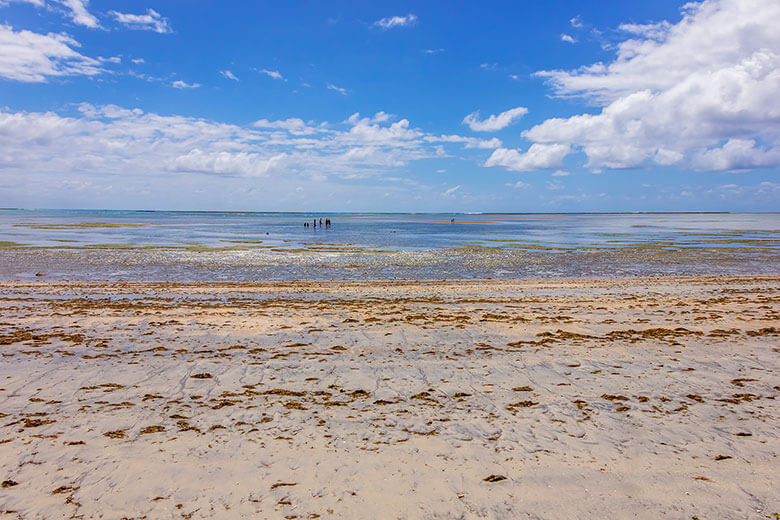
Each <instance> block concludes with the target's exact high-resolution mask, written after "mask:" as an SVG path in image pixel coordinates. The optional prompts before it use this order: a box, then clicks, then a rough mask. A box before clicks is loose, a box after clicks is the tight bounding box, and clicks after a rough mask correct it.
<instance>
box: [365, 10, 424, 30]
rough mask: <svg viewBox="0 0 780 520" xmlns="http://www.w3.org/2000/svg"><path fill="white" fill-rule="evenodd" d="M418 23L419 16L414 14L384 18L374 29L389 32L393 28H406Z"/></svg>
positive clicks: (377, 22) (376, 23)
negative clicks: (377, 28)
mask: <svg viewBox="0 0 780 520" xmlns="http://www.w3.org/2000/svg"><path fill="white" fill-rule="evenodd" d="M415 23H417V16H415V15H414V14H411V13H410V14H408V15H406V16H390V17H388V18H382V19H381V20H377V21H376V22H374V23H373V25H374V27H379V28H381V29H384V30H387V29H392V28H393V27H406V26H409V25H414V24H415Z"/></svg>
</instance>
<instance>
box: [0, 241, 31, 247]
mask: <svg viewBox="0 0 780 520" xmlns="http://www.w3.org/2000/svg"><path fill="white" fill-rule="evenodd" d="M26 245H28V244H19V243H17V242H8V241H7V240H0V247H24V246H26Z"/></svg>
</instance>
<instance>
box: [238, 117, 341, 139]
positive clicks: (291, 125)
mask: <svg viewBox="0 0 780 520" xmlns="http://www.w3.org/2000/svg"><path fill="white" fill-rule="evenodd" d="M252 126H254V127H255V128H277V129H280V130H285V131H287V132H290V133H291V134H293V135H310V134H314V133H319V132H327V130H326V129H325V128H323V127H322V126H313V125H310V124H307V123H305V122H304V121H303V119H299V118H297V117H291V118H289V119H282V120H278V121H269V120H268V119H260V120H258V121H255V122H254V123H252Z"/></svg>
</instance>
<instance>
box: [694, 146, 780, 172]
mask: <svg viewBox="0 0 780 520" xmlns="http://www.w3.org/2000/svg"><path fill="white" fill-rule="evenodd" d="M778 165H780V146H775V147H774V148H766V147H760V146H757V145H756V142H755V141H754V140H752V139H729V140H728V141H726V143H725V144H724V145H723V146H720V147H717V148H711V149H708V150H703V151H701V152H699V153H697V154H696V155H695V156H694V157H693V166H694V167H695V168H698V169H700V170H714V171H721V170H750V169H753V168H762V167H773V166H778Z"/></svg>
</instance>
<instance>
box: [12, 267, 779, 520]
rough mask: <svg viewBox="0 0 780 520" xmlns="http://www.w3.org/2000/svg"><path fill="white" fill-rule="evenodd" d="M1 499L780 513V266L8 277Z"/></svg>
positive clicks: (438, 514) (360, 512)
mask: <svg viewBox="0 0 780 520" xmlns="http://www.w3.org/2000/svg"><path fill="white" fill-rule="evenodd" d="M0 354H2V357H1V358H0V480H2V481H3V483H2V488H0V518H21V519H44V518H45V519H50V520H51V519H59V518H106V519H120V518H127V519H131V518H132V519H142V518H146V519H158V518H162V519H166V518H176V519H178V518H192V519H197V518H302V519H305V518H392V519H395V518H409V519H413V518H426V519H427V518H447V519H449V518H507V519H517V518H549V519H562V518H676V519H677V518H679V519H691V518H699V519H702V520H704V519H729V518H740V519H741V518H762V519H763V518H769V519H776V518H778V514H780V484H779V483H778V480H779V476H780V460H778V452H780V400H778V399H776V398H777V397H778V396H780V276H744V277H698V278H633V279H601V280H586V279H581V280H527V281H491V280H484V281H456V282H332V283H328V282H319V283H314V282H284V283H281V282H280V283H257V284H250V283H245V284H244V283H215V284H207V283H197V284H195V283H193V284H171V283H169V284H163V283H160V284H154V283H72V284H69V283H65V282H40V283H34V282H2V283H0Z"/></svg>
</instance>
